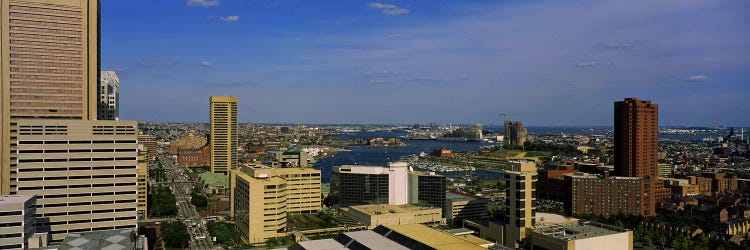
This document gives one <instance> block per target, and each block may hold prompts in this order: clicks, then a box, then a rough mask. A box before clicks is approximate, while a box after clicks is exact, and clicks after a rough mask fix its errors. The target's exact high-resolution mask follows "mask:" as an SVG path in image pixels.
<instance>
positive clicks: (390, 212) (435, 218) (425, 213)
mask: <svg viewBox="0 0 750 250" xmlns="http://www.w3.org/2000/svg"><path fill="white" fill-rule="evenodd" d="M341 211H342V213H343V214H345V215H346V216H347V217H349V218H352V219H354V220H357V221H359V222H360V223H362V224H364V225H365V226H367V228H368V229H373V228H375V227H377V226H379V225H384V226H393V225H402V224H440V223H442V222H443V209H442V208H429V207H421V206H415V205H409V204H406V205H387V204H385V205H359V206H351V207H348V208H342V209H341Z"/></svg>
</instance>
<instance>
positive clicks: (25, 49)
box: [10, 46, 81, 56]
mask: <svg viewBox="0 0 750 250" xmlns="http://www.w3.org/2000/svg"><path fill="white" fill-rule="evenodd" d="M10 51H20V52H35V53H44V54H64V55H78V56H80V55H81V50H78V49H48V48H29V47H17V46H11V47H10Z"/></svg>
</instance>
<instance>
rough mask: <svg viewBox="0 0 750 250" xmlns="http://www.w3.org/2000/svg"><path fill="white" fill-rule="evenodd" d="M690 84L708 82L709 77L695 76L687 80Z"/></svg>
mask: <svg viewBox="0 0 750 250" xmlns="http://www.w3.org/2000/svg"><path fill="white" fill-rule="evenodd" d="M687 81H688V82H705V81H708V76H705V75H694V76H690V77H688V79H687Z"/></svg>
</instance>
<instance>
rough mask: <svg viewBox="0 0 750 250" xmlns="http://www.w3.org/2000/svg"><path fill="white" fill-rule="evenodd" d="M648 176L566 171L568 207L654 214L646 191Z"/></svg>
mask: <svg viewBox="0 0 750 250" xmlns="http://www.w3.org/2000/svg"><path fill="white" fill-rule="evenodd" d="M646 185H648V184H647V180H646V179H645V178H643V177H620V176H616V177H609V176H607V175H605V176H600V175H590V174H585V173H576V174H568V175H565V188H566V191H567V192H568V194H569V196H568V197H567V198H566V199H565V202H564V209H565V213H566V214H568V215H579V214H596V215H616V214H634V215H643V216H650V215H652V214H651V213H650V209H648V208H647V207H646V199H648V198H647V197H645V195H644V193H645V190H646Z"/></svg>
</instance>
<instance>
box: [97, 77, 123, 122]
mask: <svg viewBox="0 0 750 250" xmlns="http://www.w3.org/2000/svg"><path fill="white" fill-rule="evenodd" d="M97 97H98V98H99V99H98V101H97V105H98V107H97V109H98V111H97V112H98V113H97V117H98V118H97V119H99V120H119V119H120V77H118V76H117V72H114V71H102V72H101V79H100V81H99V89H98V95H97Z"/></svg>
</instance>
